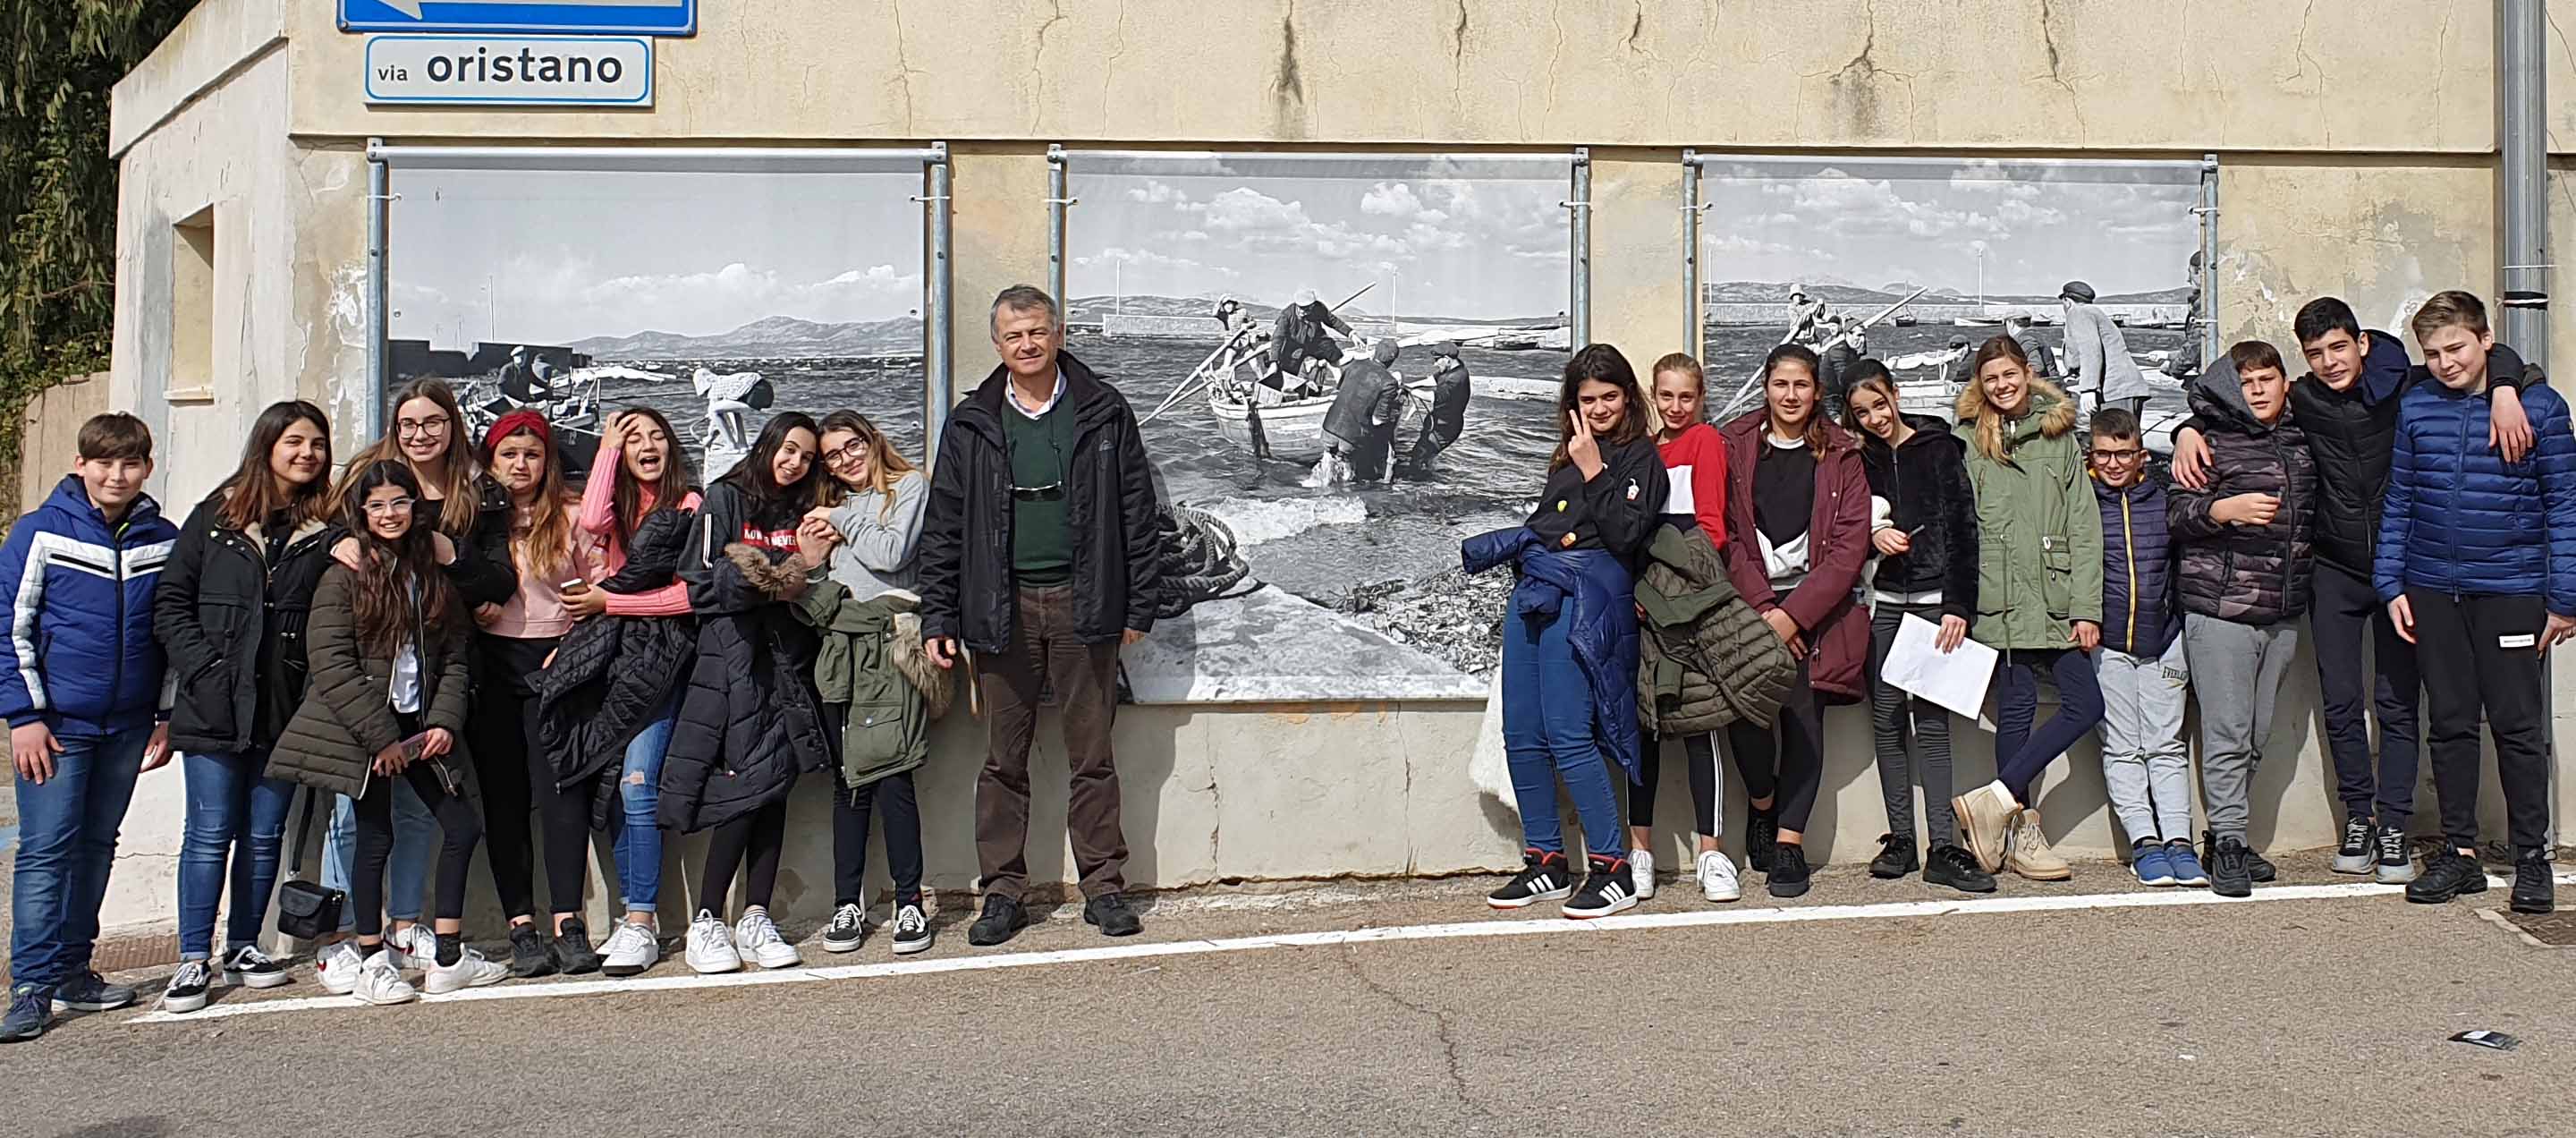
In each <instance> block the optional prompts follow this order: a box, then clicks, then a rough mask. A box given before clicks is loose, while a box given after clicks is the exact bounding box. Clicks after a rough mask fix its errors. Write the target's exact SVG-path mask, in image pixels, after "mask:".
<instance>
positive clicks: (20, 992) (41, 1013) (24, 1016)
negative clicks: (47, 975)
mask: <svg viewBox="0 0 2576 1138" xmlns="http://www.w3.org/2000/svg"><path fill="white" fill-rule="evenodd" d="M53 1018H54V992H53V989H51V988H47V987H45V986H44V985H42V984H20V985H18V986H17V987H15V988H11V989H10V990H9V1014H8V1017H7V1018H5V1019H0V1043H25V1042H27V1041H28V1040H31V1039H34V1038H36V1037H38V1036H41V1035H43V1034H45V1024H46V1022H47V1021H49V1020H51V1019H53Z"/></svg>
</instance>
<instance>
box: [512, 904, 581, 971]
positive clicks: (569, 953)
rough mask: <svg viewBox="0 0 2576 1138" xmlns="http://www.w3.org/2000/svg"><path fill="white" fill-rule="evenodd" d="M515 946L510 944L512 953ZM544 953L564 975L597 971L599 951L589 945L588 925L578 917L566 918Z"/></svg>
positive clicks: (547, 944) (556, 969)
mask: <svg viewBox="0 0 2576 1138" xmlns="http://www.w3.org/2000/svg"><path fill="white" fill-rule="evenodd" d="M517 947H518V946H517V944H516V943H515V942H514V943H513V944H512V945H511V948H512V950H513V954H514V955H515V951H516V949H517ZM546 955H547V957H548V958H549V959H551V960H553V961H554V965H555V971H557V972H561V973H563V974H564V975H566V976H588V975H590V974H591V973H593V972H597V971H599V952H598V951H597V950H595V949H593V948H591V947H590V926H589V925H586V924H583V923H582V921H581V918H579V917H571V918H567V919H566V920H565V921H564V923H563V928H561V929H558V930H556V932H555V935H554V939H553V940H551V941H548V942H547V943H546ZM530 975H534V976H543V975H545V973H543V972H534V973H530Z"/></svg>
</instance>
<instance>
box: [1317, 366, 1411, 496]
mask: <svg viewBox="0 0 2576 1138" xmlns="http://www.w3.org/2000/svg"><path fill="white" fill-rule="evenodd" d="M1395 357H1396V346H1395V341H1394V340H1380V341H1378V342H1377V346H1376V347H1375V348H1372V349H1370V351H1369V358H1368V359H1365V360H1357V361H1354V362H1352V363H1349V364H1345V365H1343V367H1342V386H1341V390H1340V391H1338V392H1336V393H1334V395H1333V408H1332V410H1330V411H1327V412H1325V413H1324V457H1323V459H1322V460H1321V461H1319V462H1317V463H1316V464H1315V474H1314V477H1313V478H1311V479H1309V480H1308V483H1309V484H1310V485H1315V486H1330V485H1333V484H1335V483H1340V482H1362V481H1367V482H1376V481H1381V480H1384V481H1393V480H1394V470H1393V466H1394V464H1393V462H1392V461H1391V460H1392V459H1393V457H1394V452H1395V424H1396V421H1397V420H1399V419H1401V418H1403V417H1404V399H1405V394H1404V383H1403V381H1402V380H1400V379H1398V378H1396V375H1395V372H1393V371H1392V370H1390V369H1389V368H1390V365H1392V364H1394V363H1395Z"/></svg>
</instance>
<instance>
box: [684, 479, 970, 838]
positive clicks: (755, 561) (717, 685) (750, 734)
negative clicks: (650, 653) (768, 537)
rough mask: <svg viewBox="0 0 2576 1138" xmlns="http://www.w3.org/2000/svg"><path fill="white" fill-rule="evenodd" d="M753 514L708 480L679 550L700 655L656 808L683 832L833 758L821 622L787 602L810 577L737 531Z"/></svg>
mask: <svg viewBox="0 0 2576 1138" xmlns="http://www.w3.org/2000/svg"><path fill="white" fill-rule="evenodd" d="M748 514H749V503H748V502H747V501H746V500H745V498H744V496H743V494H742V492H741V491H740V490H739V489H737V488H735V487H734V486H733V485H731V484H729V483H724V482H719V483H717V484H716V485H715V486H713V487H711V488H709V489H708V490H707V494H706V500H705V501H704V502H703V503H702V504H701V505H700V507H699V510H698V517H697V521H696V524H695V525H693V526H692V527H691V536H690V540H689V544H688V546H687V548H686V550H685V551H684V552H683V554H682V556H681V558H680V578H681V579H682V580H684V581H687V582H688V583H689V603H690V606H691V607H692V608H694V609H696V610H697V613H698V642H697V656H696V658H695V660H694V661H693V662H692V663H691V664H690V668H689V686H688V688H687V690H686V691H684V692H682V693H681V696H680V720H679V723H678V725H677V726H676V727H674V728H673V730H672V732H671V749H670V751H669V753H668V754H667V755H665V756H664V757H663V760H662V806H661V817H662V824H663V825H665V826H668V827H670V828H671V829H674V830H678V831H680V832H681V833H692V832H695V831H698V830H703V829H707V828H709V827H713V826H721V825H723V824H725V823H726V822H730V821H732V820H733V819H735V818H739V817H742V816H743V815H745V814H749V813H751V812H752V811H754V810H757V809H759V808H761V807H763V806H766V805H768V804H770V803H772V802H777V801H781V800H784V799H785V798H786V797H787V794H788V792H789V791H790V790H792V789H794V788H795V786H796V779H797V777H798V776H800V775H802V774H804V773H805V772H807V771H819V770H825V769H828V768H829V767H830V766H831V764H832V746H831V742H830V737H829V735H828V734H826V733H825V731H824V730H823V715H822V700H821V698H820V697H819V696H817V695H816V694H815V692H814V656H815V648H816V646H817V645H816V640H815V636H814V631H813V630H812V629H810V628H807V627H805V625H804V624H803V622H801V621H799V620H798V619H797V617H796V614H795V611H794V609H793V608H792V607H791V606H790V605H789V604H788V603H786V601H787V598H790V597H793V596H797V595H800V594H801V593H802V591H803V586H804V583H805V582H804V581H803V579H801V578H800V577H799V576H798V575H797V574H796V572H795V570H794V568H793V567H792V566H789V565H788V564H786V561H787V555H786V554H783V553H773V552H769V551H765V550H762V549H756V548H754V547H752V546H749V545H744V544H741V543H739V542H738V541H735V540H734V539H735V538H737V537H739V536H740V535H741V534H742V533H743V529H744V526H745V523H746V521H748V520H750V519H749V518H748ZM781 521H783V522H784V523H785V524H786V525H787V526H790V527H792V526H793V525H794V524H795V518H794V514H793V512H789V513H787V514H786V515H785V516H784V517H783V518H765V519H760V525H761V527H762V528H770V527H772V526H774V525H775V524H777V523H779V522H781ZM1007 548H1008V547H1007V546H1005V549H1006V550H1007ZM1007 556H1008V555H1007V553H1006V554H1005V557H1007Z"/></svg>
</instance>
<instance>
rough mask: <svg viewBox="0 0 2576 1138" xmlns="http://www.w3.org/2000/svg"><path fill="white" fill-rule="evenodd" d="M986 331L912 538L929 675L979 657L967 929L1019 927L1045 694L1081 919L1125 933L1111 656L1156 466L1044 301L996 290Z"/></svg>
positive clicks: (1149, 567) (1127, 607)
mask: <svg viewBox="0 0 2576 1138" xmlns="http://www.w3.org/2000/svg"><path fill="white" fill-rule="evenodd" d="M992 327H993V347H994V349H995V350H996V351H997V352H999V353H1000V354H1001V357H1002V366H1000V367H997V368H995V369H993V374H992V375H990V376H988V377H986V378H985V380H984V383H983V385H982V386H980V387H977V388H976V389H975V393H974V394H972V395H969V396H967V397H966V401H965V402H963V403H960V404H958V405H957V408H956V410H955V412H954V413H952V414H951V416H950V417H949V420H948V427H947V429H946V430H945V431H943V432H941V434H940V439H939V455H938V458H939V461H938V463H937V464H936V465H935V467H934V468H933V470H932V472H931V478H930V505H929V509H928V511H927V515H926V517H925V519H924V521H923V524H922V534H921V547H920V570H921V582H922V590H921V592H922V598H921V634H922V639H923V641H924V642H925V647H926V649H927V651H928V653H929V655H930V658H931V659H932V661H934V662H936V663H937V664H938V665H939V666H940V667H943V668H945V667H950V666H952V665H954V663H955V662H956V661H957V660H959V659H961V658H963V659H966V660H968V661H969V662H970V663H971V664H973V665H975V666H976V667H977V669H978V671H979V672H980V675H979V676H978V677H977V682H978V683H979V684H980V685H981V690H982V693H983V697H984V703H985V705H986V709H987V723H988V724H989V727H990V731H991V750H990V752H989V753H988V754H987V755H986V757H985V761H984V772H983V774H982V776H981V777H979V778H978V779H977V780H976V783H975V849H976V855H977V857H978V860H979V861H980V862H981V865H982V869H983V890H984V911H983V915H982V916H981V917H979V918H978V919H977V920H976V921H975V924H974V926H973V927H972V928H970V929H968V930H967V933H966V939H967V940H968V941H969V942H971V943H974V944H978V945H995V944H1000V943H1002V942H1003V941H1006V940H1009V939H1011V937H1012V935H1013V934H1016V933H1017V932H1019V930H1020V929H1021V927H1023V926H1024V925H1026V924H1027V923H1028V918H1027V915H1026V912H1025V910H1023V909H1022V907H1021V904H1020V896H1021V894H1022V892H1023V891H1024V890H1026V889H1027V887H1028V862H1027V856H1026V854H1027V843H1028V829H1029V744H1030V742H1031V740H1032V738H1033V737H1034V735H1035V733H1036V729H1037V714H1038V701H1039V693H1041V692H1045V691H1052V692H1053V693H1054V695H1055V702H1056V704H1057V706H1059V707H1060V708H1062V709H1063V713H1064V747H1065V753H1066V758H1067V760H1068V762H1069V764H1070V765H1071V767H1072V775H1073V786H1072V794H1071V797H1070V800H1069V802H1068V805H1067V808H1066V823H1067V828H1068V829H1069V830H1070V831H1071V837H1072V840H1073V856H1074V862H1075V864H1076V866H1077V867H1079V868H1080V869H1081V871H1082V893H1083V896H1084V897H1086V898H1088V901H1087V903H1085V904H1084V905H1083V909H1082V918H1083V920H1085V921H1089V922H1090V923H1092V924H1094V925H1097V926H1099V928H1100V931H1101V932H1103V933H1105V934H1107V935H1109V936H1129V935H1133V934H1134V933H1136V932H1137V931H1139V930H1140V929H1141V928H1142V927H1143V926H1142V924H1141V923H1140V922H1139V921H1138V920H1137V917H1136V914H1135V912H1134V911H1133V910H1131V909H1129V908H1128V907H1127V902H1126V899H1125V898H1124V897H1123V896H1122V895H1121V894H1122V893H1123V892H1124V891H1125V889H1126V881H1125V879H1124V877H1123V876H1122V871H1123V870H1124V868H1125V865H1126V861H1127V840H1126V838H1125V836H1124V835H1123V834H1122V833H1121V831H1120V829H1119V825H1118V770H1117V767H1116V765H1115V763H1114V761H1113V758H1112V756H1111V754H1110V749H1109V728H1110V722H1111V719H1112V717H1113V714H1114V712H1115V711H1116V707H1117V699H1118V650H1119V648H1121V647H1122V646H1124V645H1128V644H1133V643H1135V642H1136V641H1137V640H1139V639H1141V638H1142V637H1143V636H1144V635H1145V633H1146V632H1147V631H1149V630H1150V629H1152V628H1153V627H1154V605H1155V600H1156V597H1157V595H1158V593H1159V591H1160V582H1159V579H1158V575H1159V570H1158V564H1159V562H1160V560H1161V555H1162V549H1161V544H1160V543H1161V539H1160V537H1159V536H1158V534H1157V531H1156V528H1155V507H1156V502H1155V497H1154V483H1153V468H1152V467H1151V466H1150V465H1148V463H1147V462H1146V459H1145V444H1144V441H1143V440H1142V439H1141V438H1140V437H1139V436H1138V433H1137V425H1136V413H1135V411H1134V410H1132V409H1131V408H1129V407H1128V406H1127V400H1126V398H1125V397H1123V396H1121V395H1119V394H1118V389H1116V388H1114V387H1111V386H1109V384H1107V383H1106V382H1103V381H1102V380H1101V379H1100V377H1098V376H1097V375H1094V374H1093V373H1092V371H1091V369H1090V368H1088V367H1085V366H1083V363H1082V361H1080V360H1077V359H1075V358H1073V357H1072V356H1069V355H1066V354H1064V314H1063V310H1062V309H1060V308H1058V307H1056V302H1055V298H1053V297H1051V296H1048V295H1047V294H1046V293H1045V292H1043V291H1041V290H1039V289H1036V288H1033V287H1030V286H1028V285H1014V286H1012V287H1010V288H1007V289H1004V290H1002V293H1001V295H1000V296H997V297H995V298H993V314H992Z"/></svg>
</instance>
